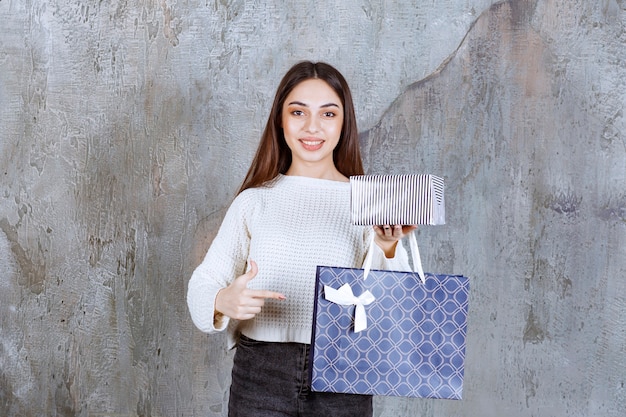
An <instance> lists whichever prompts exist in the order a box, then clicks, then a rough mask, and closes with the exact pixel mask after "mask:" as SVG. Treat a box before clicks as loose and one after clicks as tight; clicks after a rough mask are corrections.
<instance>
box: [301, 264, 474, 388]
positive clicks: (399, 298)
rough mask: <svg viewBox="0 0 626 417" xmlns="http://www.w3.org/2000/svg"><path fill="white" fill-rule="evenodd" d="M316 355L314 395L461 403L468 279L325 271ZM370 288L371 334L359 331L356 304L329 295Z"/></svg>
mask: <svg viewBox="0 0 626 417" xmlns="http://www.w3.org/2000/svg"><path fill="white" fill-rule="evenodd" d="M317 274H318V276H317V293H316V294H317V295H316V301H315V303H316V306H315V309H316V314H315V318H314V329H313V347H312V351H311V361H312V366H311V373H312V380H311V381H312V382H311V384H312V389H313V390H314V391H326V392H343V393H353V394H372V395H391V396H403V397H422V398H449V399H460V398H461V395H462V390H463V376H464V375H463V374H464V362H465V338H466V329H467V309H468V292H469V280H468V279H467V278H466V277H463V276H459V275H434V274H426V284H422V283H421V281H420V279H419V277H418V276H417V274H415V273H412V272H392V271H376V270H372V271H371V272H370V275H369V277H368V279H367V280H366V281H363V270H360V269H351V268H334V267H318V271H317ZM345 283H349V284H350V285H351V287H352V290H353V292H354V294H355V296H358V295H359V294H362V293H363V292H364V291H366V290H369V291H370V292H371V293H372V294H373V295H374V297H375V298H376V300H375V301H374V302H373V303H371V304H370V305H368V306H366V307H365V311H366V314H367V317H368V327H367V329H365V330H363V331H361V332H359V333H355V332H354V328H353V319H354V306H341V305H338V304H335V303H332V302H329V301H328V300H326V299H324V297H323V286H324V285H329V286H331V287H333V288H339V287H341V286H342V285H343V284H345Z"/></svg>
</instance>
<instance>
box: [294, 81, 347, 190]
mask: <svg viewBox="0 0 626 417" xmlns="http://www.w3.org/2000/svg"><path fill="white" fill-rule="evenodd" d="M342 126H343V105H342V104H341V99H340V98H339V96H338V95H337V93H335V91H334V90H333V89H332V88H331V87H330V86H329V85H328V84H327V83H326V82H325V81H322V80H320V79H316V78H312V79H308V80H305V81H303V82H301V83H300V84H298V85H296V86H295V87H294V88H293V90H291V92H290V93H289V95H287V98H286V99H285V103H284V105H283V109H282V128H283V133H284V136H285V142H286V143H287V146H288V147H289V149H290V150H291V156H292V161H291V166H290V167H289V170H288V171H287V175H301V176H310V177H317V178H327V179H338V175H337V174H338V171H337V168H336V167H335V163H334V161H333V150H334V149H335V147H336V146H337V144H338V143H339V138H340V137H341V128H342ZM339 176H341V174H339ZM341 177H343V176H341Z"/></svg>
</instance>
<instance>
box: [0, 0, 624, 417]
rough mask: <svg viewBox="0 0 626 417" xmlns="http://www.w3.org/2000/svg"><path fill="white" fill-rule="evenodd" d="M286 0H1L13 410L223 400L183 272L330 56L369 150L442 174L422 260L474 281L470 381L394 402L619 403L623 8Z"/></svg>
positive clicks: (374, 162)
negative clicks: (259, 150) (452, 394)
mask: <svg viewBox="0 0 626 417" xmlns="http://www.w3.org/2000/svg"><path fill="white" fill-rule="evenodd" d="M288 3H289V4H287V5H285V4H283V2H282V1H268V2H260V1H243V0H231V1H226V0H220V1H218V0H209V1H193V0H188V1H183V0H179V1H174V0H160V1H156V0H144V1H124V0H117V1H115V0H113V1H110V2H101V1H95V0H94V1H83V2H76V1H70V0H50V1H35V0H30V1H29V0H0V21H2V26H1V28H0V178H2V182H1V189H0V194H1V199H0V231H1V232H0V271H1V273H2V277H1V278H0V325H1V327H0V415H2V416H27V417H29V416H41V415H48V416H222V415H224V405H225V398H226V396H227V389H228V383H229V378H230V376H229V371H230V363H231V360H232V353H229V352H227V351H226V350H225V344H224V337H223V335H216V336H206V335H203V334H202V333H200V332H199V331H197V330H196V329H195V328H194V327H193V325H192V324H191V321H190V319H189V317H188V313H187V309H186V305H185V291H186V283H187V280H188V278H189V275H190V273H191V271H192V270H193V268H194V267H195V266H196V265H197V264H198V263H199V261H200V259H201V258H202V256H203V255H204V252H205V251H206V248H207V247H208V245H209V244H210V242H211V240H212V238H213V236H214V234H215V232H216V228H217V227H218V226H219V224H220V221H221V218H222V216H223V214H224V210H225V208H226V207H227V206H228V205H229V202H230V200H231V198H232V196H233V193H234V191H235V189H236V187H237V185H238V184H239V182H240V181H241V179H242V176H243V174H244V172H245V170H246V169H247V165H248V163H249V161H250V159H251V157H252V154H253V152H254V150H255V146H256V143H257V141H258V137H259V134H260V130H261V129H262V126H263V124H264V122H265V119H266V117H267V113H268V110H269V106H270V103H271V99H272V95H273V92H274V89H275V87H276V84H277V83H278V81H279V79H280V77H281V76H282V74H283V73H284V71H285V70H286V69H287V68H288V67H289V66H291V65H292V64H293V63H295V62H297V61H299V60H301V59H313V60H326V61H329V62H331V63H333V64H334V65H336V66H337V67H338V68H339V69H341V70H342V72H344V74H345V75H346V77H347V78H348V80H349V82H350V84H351V86H352V88H353V91H354V95H355V100H356V102H357V113H358V119H359V126H360V128H361V130H362V132H363V133H362V142H363V150H364V157H365V161H366V165H367V168H368V170H370V171H371V172H396V173H400V172H424V173H425V172H428V173H434V174H438V175H441V176H443V177H444V178H445V179H446V183H447V190H446V202H447V214H448V215H447V221H448V224H447V225H446V226H442V227H432V228H431V227H422V228H420V230H419V237H418V238H419V241H420V242H421V248H422V257H423V262H424V265H425V267H426V269H428V270H432V271H436V272H454V273H463V274H465V275H468V276H470V277H471V278H472V293H471V299H470V302H471V304H470V310H471V311H470V320H469V335H468V348H467V366H466V385H465V393H464V394H465V395H464V397H465V398H464V400H462V401H437V400H422V399H399V398H376V401H375V415H376V416H407V417H408V416H417V415H421V416H433V417H435V416H481V417H485V416H486V417H501V416H555V417H570V416H598V417H600V416H602V417H604V416H623V415H624V414H625V413H626V386H625V384H626V371H625V368H626V316H625V315H624V311H626V281H625V280H624V274H625V273H626V136H625V132H626V122H625V119H624V104H625V102H626V35H625V34H626V30H625V29H626V2H624V1H623V0H600V1H598V0H586V1H585V0H511V1H506V2H500V3H496V2H495V1H489V0H441V1H438V2H431V1H421V2H414V1H407V0H404V1H401V0H397V1H386V2H370V1H368V0H354V1H349V2H346V1H343V0H334V1H333V0H322V1H318V2H310V1H304V0H295V1H292V2H288ZM415 3H422V4H415Z"/></svg>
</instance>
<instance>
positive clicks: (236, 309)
mask: <svg viewBox="0 0 626 417" xmlns="http://www.w3.org/2000/svg"><path fill="white" fill-rule="evenodd" d="M258 271H259V269H258V267H257V264H256V262H254V261H252V260H251V261H250V270H249V271H248V272H246V273H245V274H243V275H241V276H239V277H237V278H235V280H234V281H233V282H232V283H231V284H230V285H229V286H228V287H226V288H222V289H221V290H220V291H219V292H218V293H217V296H216V297H215V311H216V312H218V313H222V314H223V315H225V316H228V317H230V318H231V319H235V320H249V319H251V318H253V317H254V316H256V315H257V314H259V313H260V312H261V308H262V307H263V305H264V304H265V299H266V298H273V299H276V300H284V299H285V298H286V297H285V296H284V295H283V294H281V293H278V292H275V291H269V290H251V289H249V288H248V283H249V282H250V281H252V279H253V278H254V277H255V276H256V274H257V272H258Z"/></svg>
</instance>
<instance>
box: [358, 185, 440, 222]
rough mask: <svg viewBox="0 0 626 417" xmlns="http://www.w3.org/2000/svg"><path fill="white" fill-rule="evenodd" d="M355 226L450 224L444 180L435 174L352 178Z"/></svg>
mask: <svg viewBox="0 0 626 417" xmlns="http://www.w3.org/2000/svg"><path fill="white" fill-rule="evenodd" d="M350 185H351V190H352V195H351V199H352V201H351V210H352V223H354V224H356V225H383V224H391V225H394V224H401V225H414V224H429V225H439V224H445V222H446V211H445V204H444V196H443V191H444V185H443V179H442V178H439V177H436V176H434V175H419V174H416V175H355V176H351V177H350Z"/></svg>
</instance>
